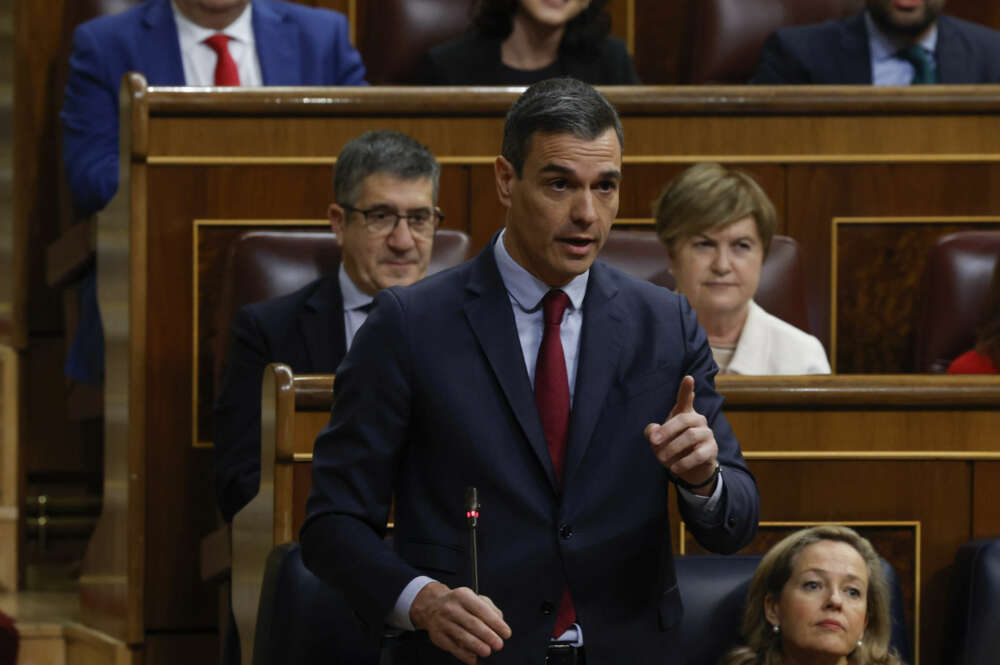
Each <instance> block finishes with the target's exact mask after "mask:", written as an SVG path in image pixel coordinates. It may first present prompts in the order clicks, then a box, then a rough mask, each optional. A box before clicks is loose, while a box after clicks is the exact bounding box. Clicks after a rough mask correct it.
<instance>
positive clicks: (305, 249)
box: [215, 229, 469, 385]
mask: <svg viewBox="0 0 1000 665" xmlns="http://www.w3.org/2000/svg"><path fill="white" fill-rule="evenodd" d="M468 253H469V236H467V235H466V234H464V233H462V232H461V231H452V230H450V229H440V230H438V232H437V233H436V234H435V235H434V251H433V252H432V253H431V261H430V265H429V266H428V267H427V274H432V273H435V272H438V271H439V270H444V269H445V268H450V267H451V266H454V265H458V264H459V263H461V262H462V261H464V260H465V259H466V258H467V256H468ZM339 265H340V245H338V244H337V241H336V237H335V236H334V234H333V233H332V232H330V231H329V230H322V231H319V230H316V231H245V232H243V233H241V234H240V235H239V236H237V237H236V239H235V240H234V241H233V243H232V244H231V245H230V246H229V253H228V257H227V263H226V271H225V274H224V277H223V284H222V295H221V296H220V298H219V308H218V310H217V312H216V315H217V318H216V331H218V334H217V335H216V337H215V380H216V385H218V383H219V378H220V372H221V370H222V359H223V358H224V357H225V353H226V345H227V344H228V342H229V334H228V333H229V326H230V323H231V322H232V320H233V316H234V315H235V314H236V310H238V309H239V308H240V307H242V306H243V305H246V304H247V303H251V302H257V301H260V300H267V299H268V298H276V297H278V296H281V295H285V294H286V293H291V292H292V291H294V290H296V289H298V288H300V287H302V286H305V285H306V284H308V283H309V282H311V281H313V280H315V279H318V278H319V277H320V276H322V275H326V274H329V273H332V272H334V271H335V270H337V268H338V266H339Z"/></svg>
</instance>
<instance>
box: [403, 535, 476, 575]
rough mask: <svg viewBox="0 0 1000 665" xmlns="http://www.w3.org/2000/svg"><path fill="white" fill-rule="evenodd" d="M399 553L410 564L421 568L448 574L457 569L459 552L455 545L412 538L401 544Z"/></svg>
mask: <svg viewBox="0 0 1000 665" xmlns="http://www.w3.org/2000/svg"><path fill="white" fill-rule="evenodd" d="M401 554H402V555H403V558H404V559H406V560H407V561H408V562H409V563H410V564H411V565H413V566H415V567H417V568H420V569H421V570H424V571H427V572H440V573H448V574H450V575H453V574H455V572H457V571H458V562H459V559H460V557H461V552H460V551H459V550H458V548H456V547H450V546H448V545H439V544H437V543H427V542H420V541H413V540H411V541H408V542H407V543H406V544H405V545H404V546H403V551H402V552H401Z"/></svg>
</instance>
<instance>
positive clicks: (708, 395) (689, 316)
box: [678, 298, 760, 554]
mask: <svg viewBox="0 0 1000 665" xmlns="http://www.w3.org/2000/svg"><path fill="white" fill-rule="evenodd" d="M681 322H682V326H683V329H684V336H685V340H686V342H687V344H686V347H687V348H688V349H689V351H688V357H687V359H686V360H687V362H686V367H685V370H684V373H685V374H690V375H691V376H693V377H694V380H695V386H694V390H695V402H694V406H695V410H696V411H697V412H698V413H700V414H702V415H704V416H705V418H706V420H708V424H709V426H710V427H711V428H712V431H713V433H714V434H715V440H716V443H718V445H719V457H718V461H719V464H720V465H721V466H722V475H723V485H722V487H723V492H722V503H721V505H720V506H719V507H718V509H717V510H715V511H714V512H713V513H711V514H707V515H706V514H705V513H704V511H699V510H697V509H696V508H694V507H693V506H692V505H691V503H690V502H688V501H685V500H684V499H683V498H682V497H680V496H678V506H679V507H680V511H681V516H682V517H683V518H684V523H685V524H687V526H688V528H689V529H690V530H691V533H692V534H693V535H694V537H695V539H696V540H697V541H698V542H699V543H700V544H701V545H702V546H703V547H705V548H707V549H708V550H711V551H713V552H719V553H721V554H731V553H732V552H735V551H736V550H738V549H740V548H742V547H745V546H746V545H748V544H749V543H750V541H751V540H752V539H753V537H754V534H756V533H757V522H758V519H759V512H760V495H759V494H758V492H757V483H756V481H755V480H754V477H753V475H752V474H751V473H750V470H749V469H748V468H747V465H746V461H745V460H744V459H743V454H742V453H741V452H740V446H739V442H738V441H737V440H736V435H735V434H734V433H733V429H732V427H730V425H729V421H728V420H727V419H726V416H725V415H724V414H723V413H722V403H723V398H722V396H721V395H720V394H719V393H718V392H716V390H715V374H716V372H717V371H718V367H717V366H716V364H715V360H714V359H713V358H712V349H711V347H710V346H709V344H708V337H707V336H706V335H705V332H704V330H702V328H701V326H700V325H698V319H697V315H696V314H695V312H694V309H693V308H692V307H691V305H690V304H688V302H687V299H686V298H685V299H684V301H683V306H682V308H681ZM678 491H679V490H678Z"/></svg>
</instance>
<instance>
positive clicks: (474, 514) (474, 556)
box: [465, 487, 479, 596]
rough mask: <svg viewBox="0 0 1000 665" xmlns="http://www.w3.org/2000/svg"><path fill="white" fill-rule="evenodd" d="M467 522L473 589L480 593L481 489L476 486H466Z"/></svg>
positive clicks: (477, 593)
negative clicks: (478, 543) (478, 531)
mask: <svg viewBox="0 0 1000 665" xmlns="http://www.w3.org/2000/svg"><path fill="white" fill-rule="evenodd" d="M465 523H466V524H467V525H468V527H469V558H470V561H471V563H472V590H473V591H475V592H476V595H477V596H478V595H479V548H478V546H477V542H476V541H477V538H476V527H477V526H478V525H479V491H478V490H477V489H476V488H475V487H466V488H465Z"/></svg>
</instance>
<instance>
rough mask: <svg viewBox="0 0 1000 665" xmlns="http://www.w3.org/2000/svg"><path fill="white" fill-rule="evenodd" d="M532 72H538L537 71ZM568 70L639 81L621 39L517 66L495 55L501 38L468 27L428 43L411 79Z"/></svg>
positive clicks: (610, 80) (505, 77) (470, 79)
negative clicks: (526, 67) (524, 68)
mask: <svg viewBox="0 0 1000 665" xmlns="http://www.w3.org/2000/svg"><path fill="white" fill-rule="evenodd" d="M536 74H537V75H536ZM553 76H569V77H572V78H575V79H579V80H581V81H586V82H587V83H590V84H591V85H628V84H636V85H638V84H639V83H640V81H639V77H638V76H637V75H636V73H635V67H634V66H633V65H632V56H631V55H629V52H628V50H627V49H626V48H625V44H624V43H623V42H622V41H621V40H620V39H615V38H614V37H605V38H604V40H603V41H602V42H601V45H600V49H599V50H598V52H596V53H594V54H577V53H565V52H564V53H561V54H560V55H559V60H557V61H556V64H555V67H553V68H548V67H547V68H545V69H542V70H537V72H519V71H517V70H513V69H511V68H509V67H507V66H505V65H504V64H503V63H502V62H501V60H500V40H499V39H492V38H487V37H482V36H481V35H479V33H477V32H475V31H473V32H469V33H466V34H465V35H463V36H461V37H459V38H458V39H455V40H452V41H450V42H446V43H444V44H441V45H439V46H435V47H434V48H432V49H430V50H429V51H428V52H427V53H425V54H424V55H423V57H422V58H421V62H420V65H419V66H418V68H417V75H416V79H415V81H414V82H415V83H417V84H421V85H529V84H531V83H535V82H537V81H540V80H542V79H544V78H550V77H553Z"/></svg>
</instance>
